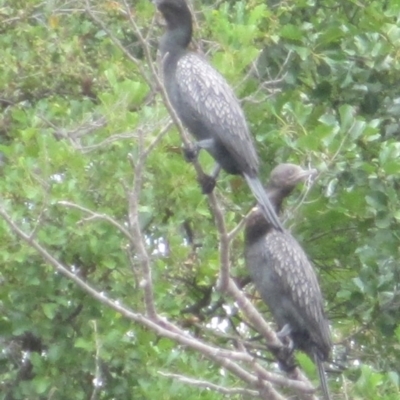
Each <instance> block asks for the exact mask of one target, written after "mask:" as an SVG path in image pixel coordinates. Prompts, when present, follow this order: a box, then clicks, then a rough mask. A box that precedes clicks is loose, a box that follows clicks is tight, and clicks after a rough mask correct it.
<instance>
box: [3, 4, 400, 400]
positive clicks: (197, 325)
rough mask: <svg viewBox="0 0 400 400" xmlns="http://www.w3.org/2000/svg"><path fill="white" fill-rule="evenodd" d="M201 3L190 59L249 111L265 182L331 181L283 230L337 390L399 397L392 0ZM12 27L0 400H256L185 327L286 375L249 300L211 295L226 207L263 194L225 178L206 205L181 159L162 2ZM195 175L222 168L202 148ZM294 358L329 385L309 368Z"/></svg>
mask: <svg viewBox="0 0 400 400" xmlns="http://www.w3.org/2000/svg"><path fill="white" fill-rule="evenodd" d="M128 3H129V4H128ZM191 4H192V6H193V10H194V11H195V28H196V30H195V40H194V44H193V48H195V49H196V51H199V52H203V53H204V54H205V55H206V56H207V57H208V59H209V60H210V62H211V63H212V64H213V65H214V66H215V67H216V68H217V69H218V70H219V71H221V73H222V74H223V75H224V76H226V78H227V79H228V80H229V82H230V83H231V84H232V86H233V87H234V88H235V91H236V93H237V94H238V96H239V97H240V98H241V99H242V105H243V108H244V110H245V113H246V116H247V118H248V121H249V124H250V126H251V131H252V133H253V134H254V136H255V139H256V142H257V146H258V152H259V155H260V158H261V160H262V175H263V177H264V178H265V179H266V178H267V176H268V172H269V171H270V170H271V168H272V167H273V166H274V165H276V164H277V163H279V162H281V161H290V162H295V163H298V164H302V165H307V164H310V165H312V166H313V167H315V168H317V169H318V170H319V171H320V174H319V176H318V179H317V181H316V182H315V184H314V185H313V187H312V189H311V190H310V191H305V192H304V193H303V194H304V195H299V194H297V196H296V195H294V196H293V197H292V198H291V199H290V201H289V204H288V205H287V212H286V214H285V217H286V222H285V224H286V226H287V227H289V228H290V229H291V230H292V231H293V233H294V234H295V236H296V237H297V238H298V240H299V241H300V242H301V243H302V244H303V246H304V248H305V250H306V252H307V253H308V254H309V256H310V259H311V260H312V261H313V263H314V265H315V267H316V270H317V272H318V275H319V278H320V283H321V287H322V290H323V292H324V295H325V298H326V309H327V313H328V316H329V318H330V320H331V322H332V331H333V338H334V343H335V347H334V351H333V355H332V361H333V363H332V365H331V366H330V367H329V368H328V370H329V372H328V376H329V384H330V387H331V391H332V393H333V394H335V398H338V399H339V398H349V399H377V398H379V399H397V398H398V397H399V392H400V391H399V379H400V378H399V374H400V370H399V365H400V327H399V322H398V321H399V320H400V315H399V314H400V311H399V305H400V290H399V287H398V282H399V281H400V267H399V263H398V259H399V248H400V247H399V238H400V211H399V210H400V200H399V198H398V195H397V193H398V190H399V185H400V179H399V174H400V158H399V155H400V144H399V142H398V137H399V135H400V121H399V118H398V113H399V111H400V96H399V94H398V77H399V76H400V19H399V15H400V3H399V2H398V1H397V0H387V1H381V0H376V1H366V0H359V1H347V2H337V1H333V0H321V1H317V0H301V1H296V2H290V1H287V2H285V1H282V2H281V1H276V0H269V1H268V0H267V1H263V0H227V1H218V2H213V1H208V0H203V1H200V0H193V2H192V3H191ZM128 6H129V7H128ZM0 18H1V24H0V32H1V35H0V46H1V49H2V56H1V58H0V70H1V71H2V73H1V74H0V107H1V115H0V151H1V155H2V157H1V175H2V179H1V183H0V185H1V198H0V214H1V222H0V235H1V245H0V246H1V250H0V261H1V265H2V267H1V269H0V285H1V291H0V308H1V315H0V342H1V344H2V352H1V355H0V393H1V394H0V398H1V399H4V400H17V399H30V400H39V399H40V400H42V399H71V398H74V399H92V400H94V399H135V400H136V399H187V400H190V399H198V398H202V399H217V398H222V397H224V394H223V388H225V389H227V390H232V392H229V391H228V392H227V393H229V397H230V398H232V399H236V398H237V399H241V398H243V399H244V398H249V396H250V395H252V394H254V395H256V394H257V393H256V391H257V387H256V386H257V385H256V384H254V385H253V386H252V385H250V384H249V382H247V383H246V382H245V380H244V379H242V378H240V377H239V376H238V375H237V374H235V373H233V372H232V369H229V366H228V365H226V364H223V363H222V362H221V361H220V360H219V359H218V358H216V357H214V358H213V356H212V355H210V354H209V353H208V352H207V351H206V350H205V349H202V348H200V347H197V348H196V346H197V345H196V346H194V345H193V346H192V344H191V343H192V342H190V343H189V342H187V343H186V342H185V340H189V339H185V337H186V336H185V335H187V337H189V334H190V340H192V339H193V343H202V344H205V345H209V346H214V347H219V348H221V349H227V350H235V349H236V350H238V349H242V348H243V347H245V348H246V349H250V348H251V344H252V343H253V344H254V343H255V345H254V347H253V348H251V354H252V355H255V354H256V355H257V356H261V357H262V358H261V359H260V358H258V362H259V363H260V364H261V365H263V367H264V368H266V369H267V370H268V371H272V372H274V373H276V374H281V375H282V376H283V377H284V376H285V375H284V374H283V373H282V372H281V371H279V369H278V368H277V366H276V364H275V363H274V362H273V360H272V356H271V354H270V353H268V352H267V351H266V349H265V340H264V338H263V339H260V336H259V334H258V333H257V332H256V330H255V329H254V326H253V324H251V323H250V322H249V319H248V318H249V317H248V315H246V312H245V311H244V310H243V308H242V307H241V306H240V302H239V303H238V301H237V298H234V296H232V295H231V294H229V293H227V292H225V291H223V290H221V285H218V284H217V282H218V276H220V277H221V275H220V268H221V263H222V262H221V254H224V253H223V252H224V243H221V238H222V239H224V238H223V236H221V226H220V225H218V223H219V222H220V221H219V220H218V216H221V215H222V216H223V217H224V223H225V224H226V227H227V230H228V231H230V230H232V229H235V227H236V226H237V225H238V224H240V223H241V221H242V219H243V217H244V216H245V215H246V213H247V212H248V211H249V209H250V207H251V206H252V205H253V199H252V197H251V194H250V192H249V190H248V188H247V187H246V185H245V183H244V182H243V181H242V180H241V179H240V178H238V177H232V176H228V175H227V174H221V176H220V178H219V181H218V187H217V189H216V191H215V196H210V197H209V198H208V197H207V196H204V195H202V194H201V191H200V189H199V185H198V183H197V181H196V179H197V175H196V171H195V169H194V168H193V166H192V165H190V164H188V163H186V162H185V160H184V159H183V157H182V154H181V142H182V141H181V137H180V135H179V134H178V130H177V129H176V128H175V127H174V125H173V124H172V123H171V122H170V116H169V113H168V111H167V108H166V107H165V103H164V101H163V98H162V96H160V87H159V85H158V82H157V79H156V78H155V76H154V75H153V71H154V68H155V69H156V70H157V68H158V67H157V64H156V58H157V52H156V49H157V38H158V37H159V36H160V35H161V34H162V30H163V28H162V26H160V22H161V23H162V20H161V19H160V18H159V16H157V15H156V12H155V7H154V5H153V4H152V3H151V2H150V1H148V0H133V2H132V0H131V1H128V0H126V2H124V1H123V0H120V1H119V2H118V1H111V0H98V1H74V0H72V1H69V2H66V1H61V0H55V1H50V0H45V1H39V0H24V1H20V0H13V1H11V0H3V1H0ZM150 60H152V61H151V62H150ZM200 164H201V165H202V167H203V169H204V170H205V171H210V170H211V167H212V165H213V162H212V160H211V158H210V157H209V156H208V155H206V154H201V156H200ZM215 221H216V222H217V223H216V222H215ZM225 244H226V243H225ZM221 249H222V250H221ZM242 250H243V244H242V234H241V232H239V234H238V235H237V236H235V237H234V238H233V239H232V240H231V242H230V253H229V261H230V264H231V265H230V267H231V276H232V277H234V278H235V279H234V280H235V282H236V283H237V285H238V287H240V288H241V290H242V292H243V293H245V294H246V296H247V298H248V299H250V300H251V302H252V303H253V304H254V305H255V306H256V307H257V308H258V309H259V310H260V311H261V312H262V315H263V316H265V318H266V320H267V321H269V320H270V317H269V315H268V310H267V309H266V307H265V306H264V305H263V304H262V302H261V301H260V300H259V297H258V295H257V294H256V293H255V290H254V288H253V287H252V285H251V284H246V283H247V279H246V277H247V272H246V270H245V268H244V262H243V257H242ZM225 254H226V253H225ZM150 278H151V280H150ZM85 283H87V284H88V285H89V286H90V287H89V286H85ZM150 283H151V284H150ZM79 285H80V286H79ZM151 289H152V290H151ZM96 293H97V295H96ZM152 295H154V298H153V299H152V298H151V296H152ZM150 300H154V309H155V311H156V312H157V316H154V315H153V314H152V307H151V304H152V301H150ZM107 303H108V304H107ZM121 305H124V307H125V308H124V309H123V310H121V309H120V308H121ZM154 309H153V311H154ZM124 310H125V311H126V312H124ZM127 310H132V311H133V313H134V316H132V315H130V314H129V312H128V311H127ZM166 321H167V322H166ZM152 324H153V325H154V326H153V325H152ZM173 327H176V329H177V330H176V331H174V328H173ZM174 335H176V337H175V336H174ZM178 336H179V338H178ZM250 339H251V340H250ZM199 346H200V345H199ZM238 351H239V350H238ZM249 351H250V350H249ZM249 354H250V353H249ZM228 358H229V357H227V359H228ZM236 361H237V362H239V361H240V360H236ZM236 361H235V362H236ZM298 361H299V363H300V366H301V368H302V369H303V370H304V372H305V374H306V375H307V376H308V377H309V378H310V380H311V381H312V382H314V383H316V382H317V376H316V373H315V370H314V367H313V364H312V363H311V362H310V361H309V360H308V359H307V357H306V356H304V355H301V354H299V355H298ZM243 365H247V364H246V363H245V362H244V364H243ZM243 368H245V367H243ZM246 368H248V369H249V371H250V373H253V372H254V371H251V365H247V367H246ZM173 374H175V375H173ZM183 376H187V377H189V378H192V379H193V382H184V381H183V378H182V377H183ZM255 376H256V377H257V375H255ZM256 380H257V379H256ZM200 381H201V382H200ZM272 382H273V383H274V384H273V386H274V388H275V390H276V391H277V392H279V393H281V395H282V396H285V395H289V394H291V393H293V390H290V389H288V388H287V387H285V385H283V386H282V387H281V386H279V385H276V384H275V383H276V382H274V381H272ZM200 383H202V384H203V385H201V384H200ZM211 383H212V384H215V385H217V386H218V387H214V388H213V387H212V386H211V385H210V384H211ZM302 383H304V384H307V381H303V382H302ZM240 388H244V389H246V390H247V391H246V390H243V391H240V390H239V389H240ZM214 389H215V390H214ZM235 389H238V390H237V391H235ZM298 391H299V392H301V388H300V389H298ZM271 396H272V395H271ZM303 396H305V397H304V398H311V397H310V396H306V395H305V394H304V393H303ZM345 396H347V397H345ZM260 398H268V397H260ZM270 398H278V397H270Z"/></svg>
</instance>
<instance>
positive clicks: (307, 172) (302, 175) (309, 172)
mask: <svg viewBox="0 0 400 400" xmlns="http://www.w3.org/2000/svg"><path fill="white" fill-rule="evenodd" d="M317 174H318V171H317V170H316V169H315V168H311V169H303V170H301V171H299V173H298V174H297V176H296V178H295V179H296V181H297V182H300V181H303V182H304V181H306V180H307V179H309V178H310V179H313V178H315V177H316V176H317Z"/></svg>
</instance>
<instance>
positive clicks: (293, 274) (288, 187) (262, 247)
mask: <svg viewBox="0 0 400 400" xmlns="http://www.w3.org/2000/svg"><path fill="white" fill-rule="evenodd" d="M312 173H313V170H309V171H305V170H302V169H301V168H300V167H298V166H296V165H293V164H281V165H279V166H278V167H276V168H275V169H274V170H273V171H272V173H271V180H270V183H269V185H268V187H267V193H268V195H269V197H270V200H271V202H272V204H274V205H275V207H276V211H277V212H279V210H280V207H281V204H282V201H283V199H284V197H286V196H288V195H289V194H290V192H291V191H292V190H293V188H294V187H295V186H296V184H297V183H298V182H300V181H302V180H304V179H305V178H306V177H307V176H309V175H310V174H312ZM245 259H246V265H247V268H248V269H249V272H250V276H251V278H252V281H253V282H254V285H255V286H256V288H257V291H258V292H259V293H260V295H261V297H262V299H263V300H264V301H265V303H266V304H267V305H268V307H269V309H270V311H271V313H272V315H273V317H274V319H275V320H276V322H277V324H278V326H279V328H280V329H281V330H282V329H283V331H286V332H289V336H290V338H291V340H292V341H293V344H294V346H295V348H298V349H300V350H302V351H304V352H306V353H307V354H308V355H310V357H312V358H313V359H314V360H315V362H316V364H317V366H318V371H319V375H320V380H321V386H322V389H323V391H324V396H325V399H330V397H329V392H328V388H327V383H326V378H325V373H324V370H323V365H322V361H326V360H327V359H328V358H329V354H330V350H331V347H332V343H331V336H330V329H329V324H328V321H327V319H326V317H325V313H324V309H323V297H322V294H321V290H320V287H319V284H318V280H317V277H316V274H315V271H314V269H313V267H312V265H311V263H310V261H309V260H308V258H307V256H306V254H305V253H304V251H303V249H302V248H301V246H300V245H299V244H298V243H297V241H296V239H294V237H293V236H292V235H291V234H290V233H289V232H288V231H287V230H285V231H283V232H281V231H278V230H276V229H274V228H273V227H272V226H271V224H269V223H268V222H267V221H266V220H265V219H264V217H263V215H262V214H261V212H260V211H259V210H257V209H256V210H254V211H253V213H252V214H251V215H250V216H249V218H248V221H247V223H246V229H245Z"/></svg>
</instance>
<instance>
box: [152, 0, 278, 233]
mask: <svg viewBox="0 0 400 400" xmlns="http://www.w3.org/2000/svg"><path fill="white" fill-rule="evenodd" d="M154 2H155V4H156V5H157V7H158V9H159V10H160V11H161V13H162V14H163V16H164V18H165V20H166V23H167V31H166V33H165V34H164V36H163V37H162V39H161V43H160V51H161V56H162V62H163V73H164V85H165V89H166V91H167V94H168V98H169V100H170V102H171V104H172V106H173V107H174V109H175V111H176V113H177V114H178V116H179V118H180V119H181V120H182V122H183V124H184V125H185V126H186V127H187V128H188V129H189V131H190V132H191V133H192V134H193V135H194V136H195V138H196V139H197V141H198V146H199V147H200V148H204V149H206V150H207V151H208V152H209V153H210V154H211V155H212V156H213V158H214V159H215V160H216V161H217V163H218V164H219V166H220V167H222V168H223V169H224V170H225V171H227V172H228V173H230V174H236V175H242V176H243V177H244V178H245V179H246V181H247V184H248V185H249V187H250V189H251V191H252V193H253V195H254V197H255V198H256V199H257V201H258V203H259V206H260V208H261V210H262V212H263V214H264V216H265V218H267V220H268V221H269V222H270V223H271V224H272V225H273V227H274V228H276V229H278V230H283V228H282V225H281V223H280V221H279V218H278V216H277V214H276V213H275V211H274V208H273V207H272V205H271V203H270V201H269V200H268V197H267V196H266V194H265V191H264V188H263V186H262V184H261V182H260V180H259V178H258V166H259V161H258V157H257V152H256V150H255V147H254V143H253V140H252V138H251V136H250V132H249V128H248V126H247V122H246V118H245V116H244V114H243V110H242V109H241V107H240V104H239V101H238V99H237V98H236V96H235V94H234V93H233V90H232V89H231V88H230V86H229V85H228V83H227V82H226V80H225V79H224V78H223V77H222V76H221V75H220V74H219V73H218V72H217V71H216V70H215V69H214V68H213V67H212V66H211V65H210V64H209V63H208V62H207V61H206V60H205V59H204V58H203V57H202V56H200V55H198V54H196V53H193V52H190V51H189V50H188V49H187V47H188V45H189V43H190V41H191V39H192V15H191V13H190V10H189V7H188V5H187V4H186V1H185V0H154Z"/></svg>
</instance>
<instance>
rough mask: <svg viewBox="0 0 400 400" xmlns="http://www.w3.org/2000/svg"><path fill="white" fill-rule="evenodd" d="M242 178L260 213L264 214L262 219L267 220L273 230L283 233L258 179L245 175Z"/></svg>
mask: <svg viewBox="0 0 400 400" xmlns="http://www.w3.org/2000/svg"><path fill="white" fill-rule="evenodd" d="M244 177H245V179H246V182H247V184H248V185H249V187H250V189H251V191H252V193H253V195H254V197H255V198H256V199H257V201H258V205H259V206H260V208H261V211H262V212H263V214H264V217H265V218H266V219H267V221H268V222H269V223H271V224H272V226H273V227H274V228H275V229H278V230H279V231H283V226H282V223H281V221H280V220H279V217H278V216H277V214H276V212H275V210H274V207H273V206H272V204H271V202H270V201H269V199H268V196H267V193H266V191H265V189H264V187H263V185H262V184H261V182H260V179H259V178H258V177H257V176H255V177H251V176H248V175H246V174H244Z"/></svg>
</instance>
